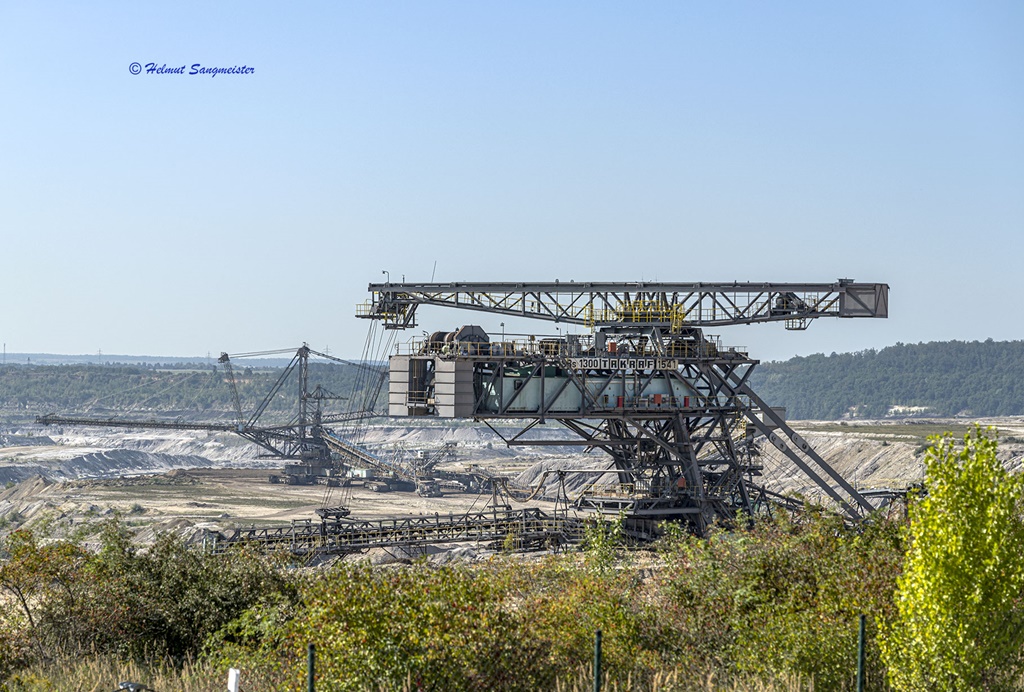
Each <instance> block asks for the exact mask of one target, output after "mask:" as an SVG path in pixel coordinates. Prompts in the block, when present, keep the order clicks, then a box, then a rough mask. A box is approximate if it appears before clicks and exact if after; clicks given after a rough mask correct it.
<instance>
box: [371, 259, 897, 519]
mask: <svg viewBox="0 0 1024 692" xmlns="http://www.w3.org/2000/svg"><path fill="white" fill-rule="evenodd" d="M888 288H889V287H888V285H886V284H876V283H856V282H854V281H853V280H850V279H840V280H838V281H836V282H834V283H822V284H792V283H784V284H773V283H739V282H733V283H649V282H640V283H589V282H588V283H577V282H568V283H563V282H558V281H556V282H554V283H425V284H424V283H391V282H387V283H376V284H370V286H369V289H368V290H369V292H370V294H371V300H370V301H369V302H367V303H365V304H363V305H361V306H359V307H358V308H357V316H358V317H362V318H366V319H370V320H377V321H379V322H380V323H383V325H384V326H385V328H388V329H395V330H402V329H408V328H411V327H415V326H416V318H417V313H418V310H419V308H420V306H439V307H447V308H454V309H458V310H470V311H476V312H483V313H490V314H495V315H503V316H509V317H520V318H524V317H525V318H533V319H537V320H543V321H547V322H554V323H558V324H560V325H575V326H576V327H577V328H579V329H580V331H581V333H578V334H569V333H559V334H558V335H557V336H550V337H540V336H537V335H529V336H528V337H526V338H521V339H518V338H513V339H506V338H504V337H503V338H501V339H500V340H495V339H494V338H493V336H492V335H490V334H488V333H486V332H485V331H484V330H483V329H482V328H481V327H479V326H474V325H466V326H462V327H460V328H457V329H453V330H451V331H435V332H434V333H432V334H430V335H429V336H426V337H425V338H424V339H420V340H413V341H411V342H409V343H407V344H404V345H399V348H398V349H397V352H396V353H395V355H392V356H390V359H389V370H390V384H389V393H388V394H389V398H388V411H389V414H390V415H391V416H409V417H434V418H469V419H474V420H477V421H481V422H483V423H484V424H486V425H488V426H489V427H491V429H492V430H494V432H495V433H496V434H498V435H499V436H500V437H501V438H502V439H503V441H504V442H505V443H506V444H508V445H510V446H512V445H541V446H543V445H559V446H561V445H567V444H577V445H580V446H582V447H584V448H587V449H598V450H603V451H604V452H606V453H607V462H606V463H602V464H597V468H595V469H593V470H592V473H593V476H594V480H593V481H592V482H590V483H588V484H587V485H586V486H585V487H584V488H583V490H582V492H580V493H579V494H578V496H577V497H576V498H575V500H574V502H575V505H576V507H577V508H579V509H583V510H590V511H593V512H598V513H602V514H615V515H619V514H622V515H625V516H626V518H627V519H628V521H629V525H630V526H631V527H632V529H631V530H632V531H633V532H634V534H635V535H644V534H645V533H648V534H649V533H651V532H653V531H654V530H655V527H656V525H657V524H658V522H660V521H664V520H675V521H681V522H684V523H686V524H688V525H689V526H690V527H691V529H692V530H693V531H695V532H697V533H702V532H704V531H705V529H706V528H707V527H708V526H709V525H710V524H712V523H715V522H722V523H731V522H734V521H735V520H736V519H737V517H738V516H742V515H747V516H750V515H753V514H755V513H757V512H758V511H761V509H762V508H764V507H770V506H773V505H776V504H777V503H780V502H782V503H789V504H790V505H792V504H794V502H795V501H794V500H792V499H786V498H783V497H782V496H781V495H780V494H778V493H777V492H775V490H774V489H773V488H771V487H769V486H768V485H766V484H764V483H762V482H761V481H762V477H761V467H760V464H759V463H758V458H757V455H756V454H751V453H750V451H751V450H750V446H751V442H752V440H753V438H754V436H755V435H763V436H764V437H765V438H766V439H767V441H768V442H769V443H770V444H772V445H773V446H774V447H776V448H777V449H778V450H779V452H780V453H781V454H782V455H784V457H785V459H787V460H788V462H789V463H791V464H793V465H794V466H795V467H796V469H798V470H799V472H800V473H802V474H803V475H804V476H805V477H806V478H807V479H809V480H810V481H811V483H812V484H813V485H814V486H816V487H817V488H819V489H820V491H821V493H822V494H823V495H824V497H825V498H826V499H827V501H829V502H831V503H833V504H834V506H835V507H836V508H837V509H838V510H839V511H841V512H843V513H845V514H846V515H847V516H848V517H850V518H851V519H856V518H859V517H861V516H863V515H864V514H865V513H867V512H870V511H872V509H873V508H872V505H871V504H870V503H869V502H868V500H866V499H865V498H864V497H863V496H862V495H861V494H860V493H859V492H858V491H857V490H856V489H855V488H854V487H853V486H852V485H851V484H850V483H849V482H848V481H847V480H846V479H845V478H843V477H842V476H841V475H840V474H839V473H837V472H836V471H835V469H833V468H832V467H831V466H830V465H829V464H828V463H827V462H826V461H825V459H823V458H822V457H821V455H819V454H818V453H817V452H815V450H814V449H813V448H811V446H810V445H809V444H808V443H807V442H806V441H805V440H804V439H803V438H802V437H801V436H800V435H799V434H798V433H797V432H795V431H794V430H793V429H792V428H790V427H789V425H788V424H787V423H786V421H785V419H784V417H783V415H782V414H781V412H780V411H779V410H777V409H773V408H772V407H770V406H769V405H768V404H767V403H766V402H765V401H764V400H763V399H761V397H759V396H758V395H757V394H756V393H755V392H754V391H753V390H752V389H751V388H750V386H749V384H748V382H749V379H750V376H751V373H752V372H753V370H754V367H755V366H756V365H757V363H758V361H756V360H754V359H752V358H751V357H750V356H749V355H748V354H747V353H746V352H745V351H743V350H740V349H736V348H725V347H723V346H722V344H721V343H720V340H719V339H718V338H716V337H713V336H710V335H707V334H705V331H704V330H705V329H706V328H709V327H719V326H730V325H739V324H759V323H766V322H782V323H784V325H785V327H786V328H787V329H798V330H800V329H806V328H807V327H808V325H809V324H810V322H811V321H812V320H815V319H818V318H822V317H837V318H860V317H871V318H884V317H887V314H888ZM498 421H502V425H503V431H499V430H498V429H497V428H496V427H494V424H496V422H498ZM547 424H556V425H558V426H561V427H562V428H565V429H567V430H569V431H571V433H572V435H571V438H572V439H571V440H567V439H566V436H565V434H564V433H563V434H562V435H555V434H552V433H551V432H550V431H551V430H552V428H551V427H550V426H549V425H547ZM509 426H511V427H512V428H513V429H514V430H515V432H514V433H508V432H505V431H507V429H508V428H509Z"/></svg>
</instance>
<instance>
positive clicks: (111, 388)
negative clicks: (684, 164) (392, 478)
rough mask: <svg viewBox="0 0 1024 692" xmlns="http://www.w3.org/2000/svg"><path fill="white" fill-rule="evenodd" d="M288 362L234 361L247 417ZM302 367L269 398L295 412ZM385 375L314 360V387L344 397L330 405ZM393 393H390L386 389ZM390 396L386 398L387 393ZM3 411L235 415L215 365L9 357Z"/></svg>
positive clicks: (338, 406) (273, 406)
mask: <svg viewBox="0 0 1024 692" xmlns="http://www.w3.org/2000/svg"><path fill="white" fill-rule="evenodd" d="M283 371H284V369H283V368H269V367H261V368H250V367H244V366H241V367H240V366H236V367H235V381H236V383H237V387H238V393H239V399H240V403H241V406H242V411H243V414H244V415H245V416H246V417H247V416H248V415H249V414H251V413H252V412H253V411H254V410H255V409H256V407H257V406H258V405H259V403H260V402H261V401H262V400H263V398H264V397H266V396H267V395H268V394H269V393H270V391H271V389H272V388H273V386H274V384H275V382H277V380H278V379H279V378H280V377H281V374H282V372H283ZM297 371H298V368H295V370H294V371H293V372H292V374H291V376H290V377H289V378H288V379H287V380H285V381H284V383H283V384H282V386H281V389H280V390H279V392H278V393H277V395H276V396H275V397H274V399H273V400H272V401H271V403H270V405H269V406H268V412H269V413H277V414H278V416H279V417H288V416H289V415H292V414H293V413H294V411H296V410H297V406H298V404H297V402H298V391H299V382H298V372H297ZM379 378H380V375H379V371H378V370H370V369H365V368H358V367H354V366H350V365H343V364H337V363H316V362H311V363H310V365H309V390H310V391H313V390H315V388H316V387H317V385H320V386H321V387H322V388H323V390H324V391H325V392H329V393H330V394H334V395H337V396H339V397H344V399H338V400H327V401H325V410H327V411H329V412H340V411H347V410H350V408H353V407H354V408H358V407H359V406H360V405H361V404H362V401H363V396H364V394H365V393H366V392H368V391H370V390H371V389H372V388H373V387H374V386H375V385H376V384H377V382H378V380H379ZM385 397H386V394H385ZM382 401H383V399H382ZM0 413H2V414H4V416H5V417H6V418H8V419H12V418H13V419H23V418H30V417H33V416H35V415H38V414H41V413H62V414H66V413H79V414H93V415H106V414H110V415H114V414H117V415H122V414H131V415H132V416H133V417H135V418H140V419H145V418H158V419H159V418H166V417H168V416H171V417H173V418H178V417H184V418H188V419H194V420H217V419H228V420H230V419H233V418H234V415H235V414H234V403H233V395H232V391H231V387H230V384H229V380H228V377H227V374H226V372H225V371H224V370H223V369H221V368H219V367H217V366H210V365H196V364H192V365H189V364H180V365H171V366H167V365H162V366H146V365H6V366H3V367H0Z"/></svg>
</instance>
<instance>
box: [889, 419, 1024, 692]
mask: <svg viewBox="0 0 1024 692" xmlns="http://www.w3.org/2000/svg"><path fill="white" fill-rule="evenodd" d="M932 440H933V445H932V447H931V448H929V450H928V452H927V454H926V456H925V488H926V489H927V495H926V496H925V497H924V498H923V499H921V500H920V501H918V502H916V503H914V504H912V505H911V507H910V510H909V516H910V524H909V529H908V536H909V551H908V554H907V559H906V566H905V571H904V572H903V575H902V576H901V577H900V578H899V580H898V592H897V596H896V605H897V608H898V616H897V617H895V618H893V620H892V622H891V623H889V624H888V625H887V626H886V627H885V628H884V630H883V638H882V650H883V652H884V654H885V658H886V661H887V663H888V665H889V678H890V680H891V682H892V685H893V687H894V688H896V689H898V690H978V689H986V690H1000V689H1014V688H1015V687H1016V686H1017V684H1018V682H1019V678H1020V674H1021V668H1022V665H1021V664H1022V656H1024V604H1022V603H1021V594H1022V590H1024V562H1022V561H1021V559H1020V556H1021V554H1022V553H1024V517H1022V510H1024V479H1022V477H1021V476H1020V475H1019V474H1018V475H1011V474H1009V473H1007V472H1006V470H1005V469H1004V468H1003V466H1002V464H1001V463H1000V462H999V460H998V458H997V456H996V452H997V445H996V440H995V438H994V433H993V432H992V431H989V432H988V433H984V432H982V430H981V429H980V428H978V427H975V429H974V430H973V431H972V432H970V433H968V434H967V435H966V436H965V437H964V440H963V444H962V445H957V444H955V443H954V440H953V437H952V436H951V435H949V434H947V435H945V436H943V437H941V438H932Z"/></svg>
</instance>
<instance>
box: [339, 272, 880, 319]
mask: <svg viewBox="0 0 1024 692" xmlns="http://www.w3.org/2000/svg"><path fill="white" fill-rule="evenodd" d="M369 291H370V292H371V294H372V298H371V301H370V303H368V304H366V305H363V306H359V308H357V312H356V315H357V317H363V318H368V319H380V320H382V321H383V322H384V323H385V325H386V326H388V327H390V328H393V329H406V328H409V327H414V326H416V320H415V313H416V308H417V307H418V306H419V305H437V306H442V307H451V308H459V309H462V310H474V311H478V312H487V313H493V314H499V315H508V316H519V317H530V318H533V319H541V320H546V321H550V322H565V323H568V324H579V325H585V326H589V327H594V326H602V325H634V326H635V325H638V324H644V325H655V324H657V325H663V326H667V327H670V328H671V329H672V330H673V331H674V330H676V329H678V328H679V327H681V326H683V325H686V326H693V327H709V326H725V325H735V324H756V323H762V322H786V323H787V327H788V328H792V329H803V328H805V327H806V326H807V323H808V321H809V320H812V319H816V318H818V317H886V316H887V315H888V304H889V287H888V285H887V284H878V283H855V282H854V281H852V280H850V279H838V280H837V281H835V282H833V283H753V282H736V281H734V282H731V283H660V282H630V283H601V282H587V283H576V282H568V283H560V282H557V281H556V282H554V283H456V282H453V283H447V284H445V283H383V284H370V285H369Z"/></svg>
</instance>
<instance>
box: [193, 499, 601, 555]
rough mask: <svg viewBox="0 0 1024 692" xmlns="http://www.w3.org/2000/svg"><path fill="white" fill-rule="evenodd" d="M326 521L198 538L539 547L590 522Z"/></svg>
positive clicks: (295, 545)
mask: <svg viewBox="0 0 1024 692" xmlns="http://www.w3.org/2000/svg"><path fill="white" fill-rule="evenodd" d="M326 514H330V513H329V512H321V516H322V519H323V521H321V522H319V523H316V522H313V521H306V522H296V523H294V524H293V525H291V526H282V527H273V528H266V527H264V528H255V527H254V528H249V529H234V530H232V531H230V532H227V533H226V534H216V533H211V532H207V534H206V535H201V536H200V537H198V538H194V539H193V541H196V542H198V541H202V542H203V544H204V548H205V549H206V550H208V551H211V552H214V553H219V552H225V551H227V550H230V549H231V547H232V546H236V545H255V546H259V547H261V548H263V549H266V550H286V551H288V552H291V553H292V554H295V555H302V556H308V557H314V556H325V555H341V554H345V553H352V552H359V551H362V550H366V549H369V548H396V547H415V546H424V545H434V544H440V543H467V542H474V543H498V544H502V543H504V542H505V541H507V540H508V538H509V537H510V536H511V537H513V540H514V547H515V549H517V550H536V549H539V548H544V547H554V546H558V545H563V544H565V543H572V542H577V541H579V540H581V539H582V537H583V527H584V524H583V522H582V521H580V520H579V519H576V518H575V517H570V516H568V515H567V514H565V513H564V512H561V513H559V512H556V513H554V514H548V513H546V512H543V511H541V510H539V509H535V508H526V509H519V510H513V509H508V508H499V507H492V508H491V509H488V510H485V511H481V512H471V513H468V514H457V515H456V514H448V515H446V516H442V515H439V514H434V515H427V516H419V517H401V518H394V519H375V520H372V521H359V520H351V519H348V518H346V517H347V510H345V511H341V512H338V513H337V514H339V515H340V516H324V515H326Z"/></svg>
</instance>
